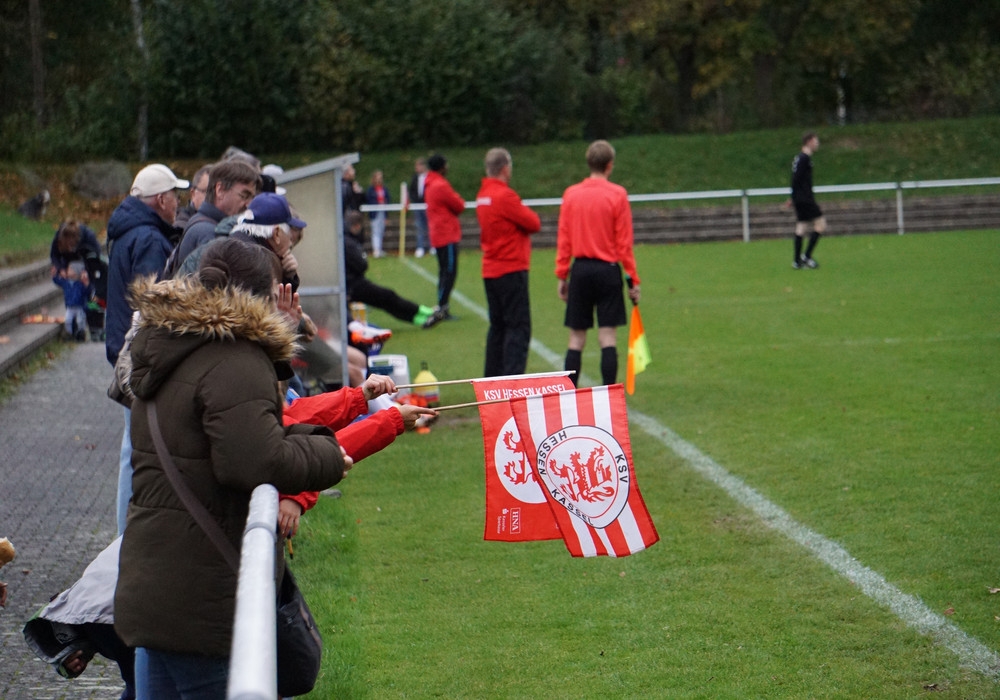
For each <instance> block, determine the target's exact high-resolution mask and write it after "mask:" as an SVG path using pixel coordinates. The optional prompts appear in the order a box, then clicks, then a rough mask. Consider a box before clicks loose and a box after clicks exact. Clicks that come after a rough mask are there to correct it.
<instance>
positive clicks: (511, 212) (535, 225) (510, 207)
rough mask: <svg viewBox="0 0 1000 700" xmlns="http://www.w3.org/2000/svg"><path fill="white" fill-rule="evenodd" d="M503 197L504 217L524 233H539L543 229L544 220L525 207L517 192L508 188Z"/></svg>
mask: <svg viewBox="0 0 1000 700" xmlns="http://www.w3.org/2000/svg"><path fill="white" fill-rule="evenodd" d="M501 196H502V197H503V201H502V202H501V204H502V206H503V215H504V216H506V217H507V218H508V219H510V220H511V221H512V222H513V223H514V225H515V226H517V227H518V228H519V229H521V230H522V231H523V232H524V233H538V231H539V229H541V228H542V220H541V219H540V218H539V217H538V214H536V213H535V212H534V211H532V210H531V209H529V208H528V207H526V206H525V205H524V202H522V201H521V198H520V197H518V196H517V192H515V191H514V190H512V189H510V188H509V187H508V188H506V191H504V192H503V194H502V195H501Z"/></svg>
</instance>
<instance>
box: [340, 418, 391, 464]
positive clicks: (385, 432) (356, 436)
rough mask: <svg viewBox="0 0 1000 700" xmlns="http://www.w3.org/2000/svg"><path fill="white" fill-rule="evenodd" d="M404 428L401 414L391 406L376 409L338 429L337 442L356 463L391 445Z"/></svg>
mask: <svg viewBox="0 0 1000 700" xmlns="http://www.w3.org/2000/svg"><path fill="white" fill-rule="evenodd" d="M405 429H406V426H405V425H404V424H403V414H402V413H400V412H399V409H398V408H396V407H395V406H393V407H392V408H387V409H386V410H384V411H376V412H375V413H373V414H372V415H370V416H368V417H367V418H365V419H364V420H359V421H358V422H357V423H351V424H350V425H349V426H347V427H346V428H343V429H342V430H338V431H337V442H339V443H340V446H341V447H343V448H344V450H345V451H346V452H347V456H348V457H350V458H351V459H353V460H354V463H355V464H357V463H358V462H360V461H361V460H363V459H364V458H365V457H369V456H371V455H373V454H375V453H376V452H378V451H379V450H381V449H383V448H385V447H388V446H389V445H391V444H392V441H393V440H395V439H396V436H397V435H400V434H401V433H402V432H403V431H404V430H405Z"/></svg>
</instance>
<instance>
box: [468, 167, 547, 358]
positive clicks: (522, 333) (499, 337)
mask: <svg viewBox="0 0 1000 700" xmlns="http://www.w3.org/2000/svg"><path fill="white" fill-rule="evenodd" d="M512 170H513V161H512V160H511V157H510V153H509V152H508V151H507V150H506V149H503V148H493V149H490V150H489V151H488V152H487V153H486V177H484V178H483V183H482V186H481V187H480V188H479V194H477V195H476V216H477V218H478V219H479V229H480V238H479V241H480V246H481V247H482V249H483V285H484V286H485V287H486V302H487V305H488V306H489V310H490V329H489V331H488V332H487V334H486V366H485V370H484V372H483V375H484V376H486V377H499V376H504V375H509V374H524V370H525V368H526V367H527V365H528V345H529V343H530V342H531V304H530V303H529V299H528V268H530V267H531V234H533V233H537V232H538V230H539V229H540V228H541V227H542V222H541V220H540V219H539V218H538V214H536V213H535V212H533V211H531V209H529V208H528V207H526V206H524V204H522V203H521V198H520V197H518V196H517V192H515V191H514V190H513V189H511V187H510V185H509V183H510V178H511V172H512Z"/></svg>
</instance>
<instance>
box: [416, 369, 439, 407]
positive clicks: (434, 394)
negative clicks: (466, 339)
mask: <svg viewBox="0 0 1000 700" xmlns="http://www.w3.org/2000/svg"><path fill="white" fill-rule="evenodd" d="M437 380H438V378H437V377H435V376H434V374H433V373H432V372H431V371H430V370H429V369H428V368H427V363H426V362H421V363H420V371H419V372H417V376H416V377H414V378H413V383H414V384H428V385H429V386H418V387H414V389H413V393H414V394H416V395H417V396H422V397H423V399H424V401H426V402H427V405H428V406H430V407H431V408H434V407H435V406H437V405H438V404H439V403H440V402H441V394H440V390H439V388H438V387H437V386H435V385H433V384H431V382H436V381H437Z"/></svg>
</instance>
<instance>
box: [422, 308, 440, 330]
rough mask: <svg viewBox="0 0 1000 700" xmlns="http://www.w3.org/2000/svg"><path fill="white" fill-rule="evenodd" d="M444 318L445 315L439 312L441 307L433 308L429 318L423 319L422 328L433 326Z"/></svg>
mask: <svg viewBox="0 0 1000 700" xmlns="http://www.w3.org/2000/svg"><path fill="white" fill-rule="evenodd" d="M444 319H445V317H444V314H442V313H441V309H434V313H432V314H431V315H430V318H428V319H427V320H426V321H424V328H433V327H434V326H436V325H437V324H439V323H441V321H443V320H444Z"/></svg>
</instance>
